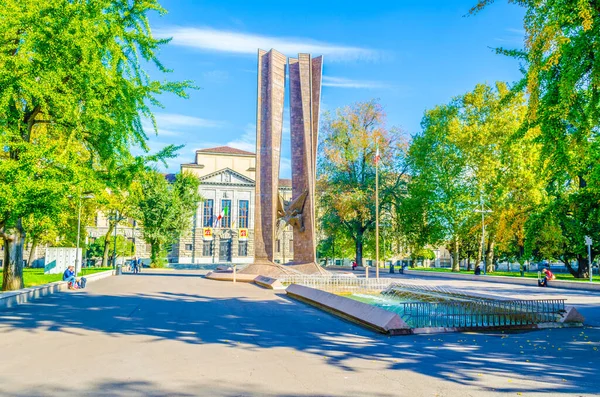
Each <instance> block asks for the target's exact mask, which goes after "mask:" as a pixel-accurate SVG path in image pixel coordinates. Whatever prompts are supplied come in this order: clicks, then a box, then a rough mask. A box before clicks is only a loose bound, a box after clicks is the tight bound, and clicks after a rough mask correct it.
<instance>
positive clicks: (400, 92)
mask: <svg viewBox="0 0 600 397" xmlns="http://www.w3.org/2000/svg"><path fill="white" fill-rule="evenodd" d="M474 3H476V0H456V1H453V0H446V1H434V0H431V1H422V0H421V1H417V0H405V1H389V2H388V1H378V2H368V1H363V2H349V1H337V0H335V1H329V0H327V1H323V0H321V1H312V0H305V1H303V2H289V1H270V0H269V1H264V0H261V1H247V0H246V1H239V0H230V1H226V2H225V1H198V0H163V1H162V5H163V6H164V7H165V8H166V9H167V10H168V14H166V15H164V16H158V15H156V14H154V15H152V16H151V24H152V28H153V32H154V33H155V35H158V36H160V37H172V38H173V41H172V42H171V43H170V44H169V45H168V46H166V47H164V48H163V49H162V50H161V52H160V58H161V59H162V60H163V62H164V64H165V65H166V66H167V67H169V68H171V69H173V70H174V72H173V73H172V74H171V75H170V76H169V78H170V79H176V80H193V81H194V82H195V84H196V85H198V86H200V87H201V89H200V90H198V91H192V92H191V93H190V98H189V99H187V100H184V99H179V98H174V97H173V96H167V95H165V96H163V97H162V98H161V99H162V101H163V103H164V105H165V108H164V109H157V110H156V116H157V121H158V124H159V134H158V135H155V134H154V133H153V132H151V133H150V134H149V135H151V137H150V146H151V148H152V149H153V150H157V149H160V148H161V147H163V146H165V145H166V144H169V143H175V144H185V145H186V146H185V148H183V149H181V151H180V155H179V157H178V158H177V159H173V160H172V161H170V162H169V166H168V168H167V170H168V171H170V172H177V171H179V164H181V163H187V162H190V161H193V159H194V152H195V150H196V149H201V148H207V147H213V146H220V145H228V146H233V147H237V148H240V149H245V150H250V151H254V150H255V149H254V142H255V135H256V130H255V128H256V127H255V120H256V81H257V74H256V64H257V59H256V58H257V55H256V53H257V50H258V48H259V47H260V48H263V49H266V50H268V49H270V48H275V49H278V50H279V51H281V52H283V53H284V54H285V55H287V56H296V55H297V53H298V52H310V53H312V54H313V55H315V56H316V55H323V56H324V67H323V90H322V107H321V108H322V110H324V111H335V109H336V108H338V107H342V106H345V105H348V104H352V103H354V102H358V101H366V100H370V99H372V98H378V99H379V100H380V102H381V103H382V104H383V106H384V108H385V110H386V112H387V115H388V123H387V124H388V125H389V126H397V127H401V128H402V129H403V130H404V131H405V132H406V133H407V134H411V135H412V134H414V133H416V132H418V131H419V125H420V121H421V118H422V116H423V112H424V111H425V110H426V109H429V108H432V107H433V106H435V105H437V104H440V103H446V102H448V101H449V100H450V99H451V98H452V97H454V96H456V95H460V94H462V93H465V92H467V91H469V90H471V89H473V87H474V86H475V84H477V83H481V82H487V83H493V82H494V81H499V80H501V81H508V82H513V81H515V80H517V79H518V78H519V77H520V73H519V65H518V62H517V61H515V60H513V59H510V58H507V57H504V56H501V55H496V54H495V53H494V52H493V51H492V49H491V48H493V47H498V46H504V47H509V48H520V47H522V45H523V37H524V31H523V15H524V12H523V9H522V8H520V7H518V6H515V5H511V4H507V3H506V2H503V1H499V2H497V3H496V4H493V5H492V6H490V7H489V8H487V9H485V10H484V11H483V12H481V13H480V14H478V15H476V16H465V15H467V13H468V10H469V8H470V7H471V6H472V5H473V4H474ZM286 96H287V93H286ZM286 106H287V105H286ZM284 123H285V124H284V131H283V134H284V139H283V147H282V156H283V158H282V165H281V176H282V177H290V161H289V156H290V155H289V153H290V150H289V117H288V111H287V109H286V112H285V120H284ZM148 131H150V128H148ZM163 168H164V167H163Z"/></svg>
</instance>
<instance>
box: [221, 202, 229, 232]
mask: <svg viewBox="0 0 600 397" xmlns="http://www.w3.org/2000/svg"><path fill="white" fill-rule="evenodd" d="M221 211H225V214H224V215H223V219H221V227H231V200H221Z"/></svg>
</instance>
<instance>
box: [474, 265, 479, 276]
mask: <svg viewBox="0 0 600 397" xmlns="http://www.w3.org/2000/svg"><path fill="white" fill-rule="evenodd" d="M473 273H474V274H475V275H476V276H479V275H480V274H481V267H480V266H479V265H477V266H475V271H474V272H473Z"/></svg>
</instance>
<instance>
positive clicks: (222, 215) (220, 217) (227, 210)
mask: <svg viewBox="0 0 600 397" xmlns="http://www.w3.org/2000/svg"><path fill="white" fill-rule="evenodd" d="M228 213H229V207H225V208H223V210H221V213H220V214H219V216H218V217H217V220H216V221H215V226H214V227H217V225H218V224H220V222H221V219H223V218H224V217H226V216H227V214H228Z"/></svg>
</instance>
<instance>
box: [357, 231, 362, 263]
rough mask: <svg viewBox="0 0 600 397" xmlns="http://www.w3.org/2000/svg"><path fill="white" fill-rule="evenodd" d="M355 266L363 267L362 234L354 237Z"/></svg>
mask: <svg viewBox="0 0 600 397" xmlns="http://www.w3.org/2000/svg"><path fill="white" fill-rule="evenodd" d="M355 241H356V264H357V265H358V266H363V239H362V234H360V235H358V236H356V240H355Z"/></svg>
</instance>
